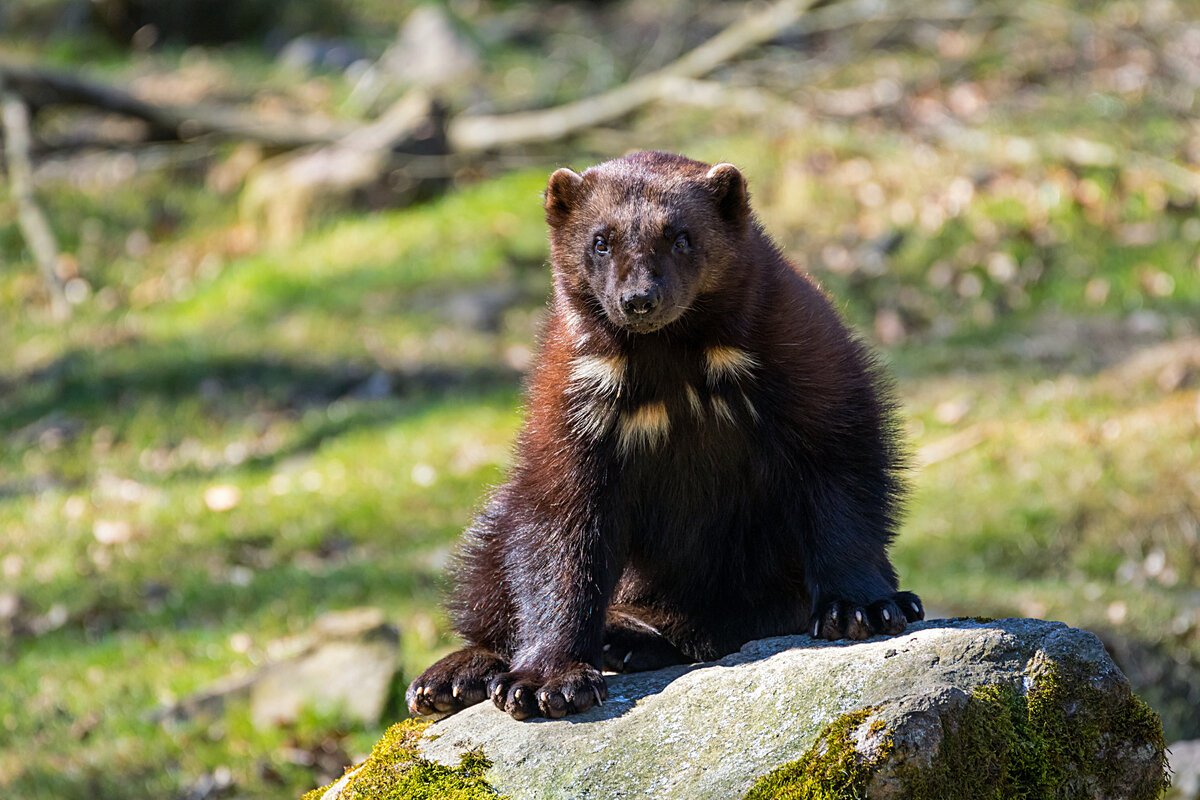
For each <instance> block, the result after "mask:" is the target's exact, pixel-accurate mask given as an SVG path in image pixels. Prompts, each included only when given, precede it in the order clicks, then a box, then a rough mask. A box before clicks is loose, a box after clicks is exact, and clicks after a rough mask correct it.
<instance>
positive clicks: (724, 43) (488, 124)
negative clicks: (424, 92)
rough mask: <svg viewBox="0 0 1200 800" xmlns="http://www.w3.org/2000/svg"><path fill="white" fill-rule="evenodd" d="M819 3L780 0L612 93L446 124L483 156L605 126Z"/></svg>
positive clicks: (454, 146)
mask: <svg viewBox="0 0 1200 800" xmlns="http://www.w3.org/2000/svg"><path fill="white" fill-rule="evenodd" d="M816 2H817V0H780V2H776V3H774V4H772V5H770V6H768V7H767V8H766V9H764V10H763V11H760V12H759V13H757V14H755V15H753V16H751V17H747V18H746V19H744V20H742V21H741V22H738V23H735V24H733V25H731V26H729V27H728V28H726V29H725V30H723V31H721V32H720V33H718V34H717V35H716V36H714V37H712V38H711V39H709V40H708V41H707V42H705V43H704V44H702V45H700V46H699V47H697V48H696V49H694V50H692V51H691V52H689V53H686V54H685V55H683V56H682V57H680V58H678V59H676V60H675V61H673V62H671V63H670V64H668V65H666V66H665V67H663V68H662V69H659V70H656V71H654V72H651V73H649V74H647V75H645V76H643V77H641V78H637V79H635V80H633V81H630V82H629V83H626V84H624V85H622V86H618V87H617V88H615V89H611V90H609V91H607V92H602V93H601V94H598V95H595V96H593V97H587V98H584V99H582V100H576V101H574V102H571V103H566V104H564V105H561V106H556V107H555V108H548V109H545V110H542V111H526V112H520V113H515V114H497V115H479V116H462V117H457V118H455V119H452V120H451V121H450V123H449V125H448V126H447V131H446V134H447V140H448V142H449V144H450V149H451V150H453V151H455V152H464V153H465V152H481V151H486V150H492V149H495V148H498V147H511V146H513V145H519V144H533V143H536V142H550V141H555V140H558V139H563V138H566V137H567V136H570V135H571V134H574V133H578V132H579V131H582V130H586V129H587V128H592V127H595V126H597V125H603V124H605V123H608V122H612V121H614V120H617V119H620V118H621V117H624V116H627V115H628V114H630V113H631V112H633V111H636V110H637V109H639V108H641V107H643V106H645V105H648V104H649V103H651V102H653V101H655V100H657V99H659V98H661V97H663V95H664V92H665V90H666V89H667V88H669V87H670V86H671V85H673V82H675V81H678V80H680V79H695V78H702V77H704V76H705V75H707V74H708V73H710V72H712V71H713V70H715V69H716V68H717V67H720V66H721V65H723V64H725V63H727V62H729V61H731V60H732V59H734V58H736V57H738V56H740V55H741V54H742V53H744V52H746V51H747V50H750V49H751V48H753V47H756V46H758V45H761V44H765V43H766V42H769V41H771V40H772V39H775V38H778V37H779V36H780V34H782V33H783V32H784V31H786V30H787V29H788V28H790V27H791V26H792V25H795V24H796V22H798V21H799V20H800V18H801V17H802V16H804V14H805V12H806V11H808V9H809V8H811V7H812V6H813V5H815V4H816Z"/></svg>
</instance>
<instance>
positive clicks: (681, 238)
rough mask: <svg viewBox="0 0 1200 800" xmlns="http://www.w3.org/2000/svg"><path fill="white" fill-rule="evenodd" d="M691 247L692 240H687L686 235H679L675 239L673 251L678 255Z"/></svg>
mask: <svg viewBox="0 0 1200 800" xmlns="http://www.w3.org/2000/svg"><path fill="white" fill-rule="evenodd" d="M691 246H692V240H691V239H689V238H688V235H687V234H686V233H681V234H679V235H678V236H676V237H675V250H676V251H677V252H680V253H686V252H687V251H688V250H689V249H690V248H691Z"/></svg>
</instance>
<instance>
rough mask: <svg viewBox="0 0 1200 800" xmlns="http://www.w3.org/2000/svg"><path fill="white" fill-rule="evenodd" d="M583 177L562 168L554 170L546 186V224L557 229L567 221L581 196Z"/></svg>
mask: <svg viewBox="0 0 1200 800" xmlns="http://www.w3.org/2000/svg"><path fill="white" fill-rule="evenodd" d="M582 190H583V177H582V176H581V175H580V174H579V173H578V172H574V171H572V170H569V169H567V168H566V167H563V168H562V169H556V170H555V171H554V174H553V175H551V176H550V182H549V183H548V184H546V202H545V206H546V222H549V223H550V224H551V225H552V226H553V227H556V228H557V227H558V226H559V225H561V224H563V223H564V222H566V221H567V217H568V216H569V215H570V213H571V211H572V209H574V208H575V206H576V205H578V204H579V200H580V198H581V197H582V196H583V191H582Z"/></svg>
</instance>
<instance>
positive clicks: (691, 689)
mask: <svg viewBox="0 0 1200 800" xmlns="http://www.w3.org/2000/svg"><path fill="white" fill-rule="evenodd" d="M471 770H476V772H472V771H471ZM1164 774H1165V773H1164V745H1163V741H1162V732H1161V725H1160V723H1159V720H1158V718H1157V716H1156V715H1155V714H1154V712H1153V711H1151V710H1150V709H1149V707H1148V706H1146V705H1145V704H1144V703H1142V702H1141V701H1140V700H1138V699H1137V698H1136V697H1135V696H1133V695H1132V693H1131V692H1130V689H1129V684H1128V681H1126V679H1125V677H1124V675H1122V674H1121V672H1120V670H1119V669H1118V668H1117V667H1116V665H1115V664H1114V663H1113V661H1112V659H1111V658H1109V656H1108V654H1107V652H1105V650H1104V647H1103V645H1102V644H1101V642H1100V641H1099V639H1097V638H1096V637H1095V636H1094V635H1093V634H1091V633H1088V632H1086V631H1081V630H1076V629H1073V628H1069V627H1067V626H1066V625H1063V624H1061V623H1054V622H1043V621H1040V620H1026V619H1007V620H997V621H973V620H963V619H959V620H935V621H927V622H923V623H919V624H916V625H913V626H910V628H909V630H908V631H906V632H905V633H904V634H902V635H900V636H897V637H893V638H882V637H879V638H875V639H871V640H867V641H863V642H837V643H829V642H818V641H816V640H814V639H811V638H809V637H807V636H791V637H781V638H775V639H766V640H762V641H757V642H751V643H749V644H747V645H746V646H745V647H743V648H742V650H741V651H740V652H738V653H735V654H733V655H730V656H727V657H726V658H723V659H721V660H719V661H716V662H712V663H706V664H694V665H689V666H680V667H673V668H669V669H664V670H660V671H657V672H648V673H641V674H633V675H620V676H610V677H609V699H608V701H607V702H606V703H605V704H604V705H603V706H602V707H599V708H595V709H593V710H591V711H589V712H587V713H585V714H581V715H577V716H573V717H568V718H566V719H563V720H554V721H551V720H536V721H526V722H517V721H514V720H513V719H511V718H510V717H508V716H507V715H506V714H504V713H502V712H500V711H499V710H497V709H496V708H495V707H494V706H493V705H492V704H491V703H487V702H485V703H481V704H479V705H477V706H474V707H472V708H469V709H467V710H465V711H462V712H460V713H458V714H456V715H453V716H451V717H448V718H446V719H444V720H442V721H439V722H437V723H435V724H432V725H429V726H428V727H422V726H421V723H416V724H414V722H413V721H406V722H403V723H400V724H399V725H397V726H394V727H393V729H392V730H391V731H389V732H388V734H387V735H386V736H385V738H384V740H382V741H381V744H380V745H379V746H377V748H376V750H375V752H374V753H373V754H372V756H371V757H370V758H369V759H368V760H367V761H366V762H365V763H364V764H362V765H360V766H359V767H356V768H353V769H352V770H351V771H350V772H349V773H347V775H346V776H345V777H343V778H342V780H341V781H340V782H338V783H337V784H334V785H333V786H331V787H328V788H326V789H322V790H318V791H316V792H313V793H312V795H311V796H312V797H314V798H325V800H353V798H359V797H369V796H379V795H380V794H386V796H388V797H395V798H402V797H407V796H410V794H412V790H411V788H410V787H411V786H412V785H413V783H412V782H413V781H414V780H418V779H419V780H422V781H423V780H426V778H425V777H423V776H430V777H429V778H428V779H429V780H451V779H455V776H459V777H458V778H457V779H459V780H471V781H475V782H474V783H471V787H472V788H471V789H470V790H469V791H468V790H466V789H464V788H463V787H462V786H458V785H457V784H456V789H455V791H459V792H461V794H455V795H454V796H462V797H477V796H478V797H487V796H495V794H499V795H503V796H505V797H508V798H511V799H512V800H542V799H543V798H545V799H547V800H548V799H549V798H606V799H607V798H613V799H614V800H615V799H616V798H668V799H669V798H737V797H748V798H772V797H808V796H811V788H812V787H813V786H818V787H820V789H821V795H820V796H822V797H829V798H839V797H867V798H872V799H873V800H882V799H883V798H921V797H935V796H943V797H960V796H961V797H974V796H984V795H987V796H991V790H992V789H994V788H995V787H1002V788H1003V787H1005V786H1008V785H1009V784H1011V785H1012V786H1014V787H1019V788H1020V789H1021V790H1022V791H1024V792H1025V794H1023V795H1022V796H1058V797H1064V798H1067V797H1079V798H1092V797H1102V798H1109V799H1110V800H1117V799H1118V798H1131V799H1133V798H1137V799H1138V800H1140V799H1141V798H1146V800H1149V798H1155V797H1157V796H1159V794H1160V792H1161V789H1162V786H1163V783H1164ZM462 776H466V777H462ZM1006 782H1007V783H1006ZM359 783H361V784H362V785H361V786H359V785H358V784H359ZM480 786H482V787H483V788H480ZM804 787H809V788H808V789H805V788H804ZM1013 791H1014V792H1016V791H1017V790H1016V789H1014V790H1013ZM1000 796H1007V795H1005V794H1004V792H1003V791H1002V792H1001V795H1000Z"/></svg>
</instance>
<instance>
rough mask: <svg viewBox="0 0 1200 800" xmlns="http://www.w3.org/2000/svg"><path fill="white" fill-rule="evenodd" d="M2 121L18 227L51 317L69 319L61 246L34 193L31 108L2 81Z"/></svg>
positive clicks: (0, 83) (9, 178)
mask: <svg viewBox="0 0 1200 800" xmlns="http://www.w3.org/2000/svg"><path fill="white" fill-rule="evenodd" d="M0 122H3V126H2V127H3V129H4V155H5V158H6V160H7V163H8V182H9V186H10V187H11V188H12V195H13V200H14V201H15V202H16V204H17V224H18V225H19V226H20V228H21V234H22V235H23V236H24V237H25V243H26V245H27V246H28V247H29V252H30V253H32V254H33V258H34V260H35V261H37V264H38V269H39V270H41V273H42V278H43V279H44V280H45V282H46V290H47V291H48V292H49V294H50V312H51V314H53V315H54V318H55V319H60V320H61V319H66V318H67V317H69V316H70V314H71V305H70V304H69V303H68V302H67V295H66V291H65V290H64V287H63V283H62V280H61V279H60V278H59V276H58V244H57V243H56V242H55V240H54V232H53V231H52V230H51V229H50V224H49V223H48V222H47V221H46V215H45V214H43V213H42V209H41V206H39V205H38V204H37V198H36V196H35V195H34V193H33V167H32V165H31V163H30V160H29V142H30V138H31V137H30V133H29V108H28V107H27V106H26V105H25V103H24V102H23V101H22V100H21V98H20V97H18V96H17V95H16V94H13V93H12V92H10V91H8V89H7V88H6V86H5V83H4V81H3V80H2V79H0Z"/></svg>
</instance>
